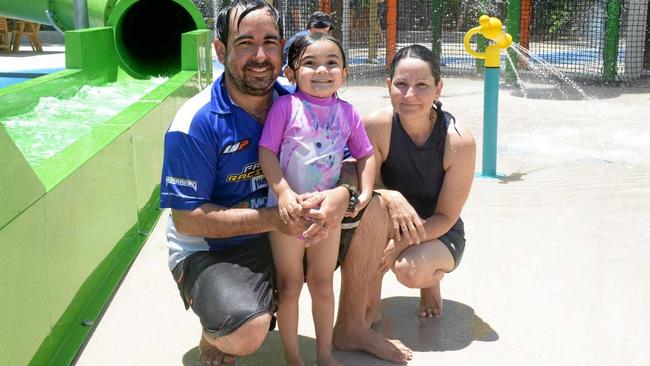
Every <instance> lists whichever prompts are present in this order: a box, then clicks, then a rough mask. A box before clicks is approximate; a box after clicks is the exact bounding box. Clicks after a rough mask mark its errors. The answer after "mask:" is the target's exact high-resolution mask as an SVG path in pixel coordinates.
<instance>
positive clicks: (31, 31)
mask: <svg viewBox="0 0 650 366" xmlns="http://www.w3.org/2000/svg"><path fill="white" fill-rule="evenodd" d="M40 31H41V25H40V24H39V23H32V22H26V21H23V20H17V21H16V22H15V23H14V29H13V32H12V33H11V52H18V50H19V49H20V41H21V39H22V37H23V35H25V36H27V38H28V39H29V44H30V45H31V46H32V51H36V52H43V47H41V37H40V35H39V33H40Z"/></svg>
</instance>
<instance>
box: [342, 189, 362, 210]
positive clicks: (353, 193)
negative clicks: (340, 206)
mask: <svg viewBox="0 0 650 366" xmlns="http://www.w3.org/2000/svg"><path fill="white" fill-rule="evenodd" d="M341 187H345V188H346V189H347V190H348V193H350V201H349V202H348V209H347V211H348V212H354V209H355V208H356V207H357V202H359V190H358V189H357V187H355V186H353V185H351V184H341Z"/></svg>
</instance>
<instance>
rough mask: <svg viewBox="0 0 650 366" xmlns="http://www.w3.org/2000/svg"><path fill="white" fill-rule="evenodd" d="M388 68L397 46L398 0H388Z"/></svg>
mask: <svg viewBox="0 0 650 366" xmlns="http://www.w3.org/2000/svg"><path fill="white" fill-rule="evenodd" d="M386 9H387V11H386V25H387V26H388V29H386V68H388V67H390V64H391V62H393V57H395V52H396V50H397V49H396V47H397V0H387V1H386Z"/></svg>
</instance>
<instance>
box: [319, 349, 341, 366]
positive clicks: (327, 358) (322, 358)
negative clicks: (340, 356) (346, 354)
mask: <svg viewBox="0 0 650 366" xmlns="http://www.w3.org/2000/svg"><path fill="white" fill-rule="evenodd" d="M316 364H317V365H318V366H341V364H340V363H339V362H338V361H337V360H336V358H334V355H333V354H332V352H328V353H327V354H324V355H318V357H316Z"/></svg>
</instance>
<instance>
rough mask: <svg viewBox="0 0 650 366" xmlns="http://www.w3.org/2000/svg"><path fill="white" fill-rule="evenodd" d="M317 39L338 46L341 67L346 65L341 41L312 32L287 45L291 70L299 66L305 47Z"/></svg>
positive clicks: (324, 34) (288, 62)
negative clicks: (341, 59) (341, 61)
mask: <svg viewBox="0 0 650 366" xmlns="http://www.w3.org/2000/svg"><path fill="white" fill-rule="evenodd" d="M318 41H331V42H333V43H334V44H335V45H336V46H337V47H338V48H339V51H341V57H342V58H343V68H347V67H348V62H347V60H346V58H345V52H343V46H342V45H341V42H339V40H338V39H336V38H335V37H333V36H331V35H329V34H326V33H320V32H314V33H310V34H308V35H306V36H304V37H300V38H298V39H296V40H295V41H294V42H293V43H292V44H291V46H289V53H288V56H287V64H288V65H289V67H290V68H291V70H293V71H296V70H298V68H299V67H300V60H301V59H302V56H303V55H304V54H305V50H306V49H307V47H309V46H311V45H312V44H314V43H316V42H318Z"/></svg>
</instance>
